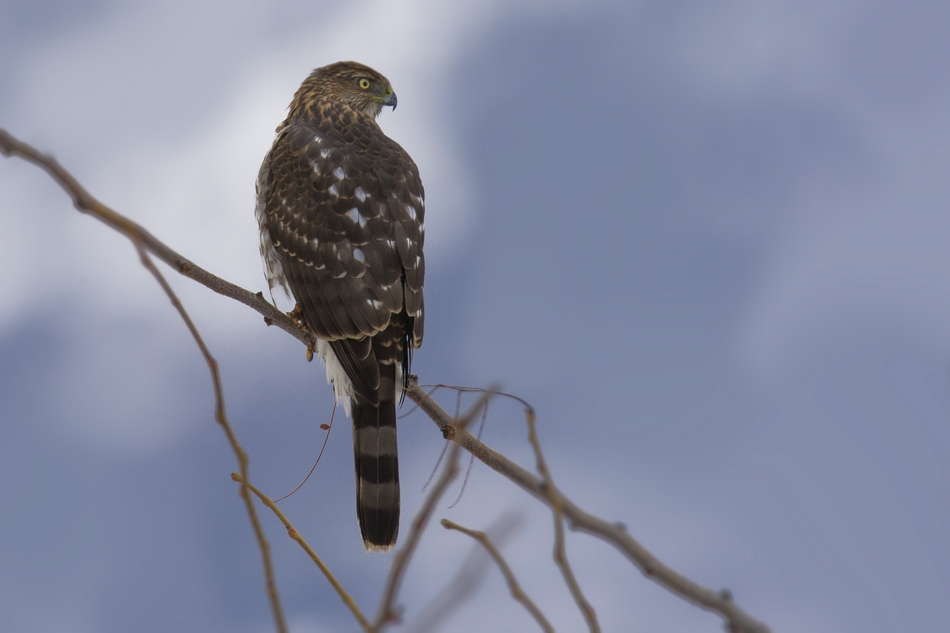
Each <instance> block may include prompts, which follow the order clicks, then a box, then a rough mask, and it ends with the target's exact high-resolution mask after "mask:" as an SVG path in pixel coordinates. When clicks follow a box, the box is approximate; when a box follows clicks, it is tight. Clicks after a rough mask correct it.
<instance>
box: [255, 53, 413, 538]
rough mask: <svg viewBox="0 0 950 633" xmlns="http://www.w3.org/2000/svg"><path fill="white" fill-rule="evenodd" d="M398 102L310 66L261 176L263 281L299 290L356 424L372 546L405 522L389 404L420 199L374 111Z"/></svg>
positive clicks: (359, 507) (364, 518) (380, 90)
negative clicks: (400, 505) (310, 71)
mask: <svg viewBox="0 0 950 633" xmlns="http://www.w3.org/2000/svg"><path fill="white" fill-rule="evenodd" d="M383 106H392V108H393V109H394V110H395V108H396V94H395V93H394V92H393V89H392V86H391V85H390V83H389V81H388V80H387V79H386V78H385V77H383V76H382V75H381V74H379V73H378V72H376V71H375V70H373V69H372V68H369V67H367V66H364V65H362V64H357V63H355V62H339V63H336V64H331V65H329V66H324V67H323V68H318V69H316V70H314V71H313V72H312V73H311V74H310V76H309V77H307V79H306V80H304V82H303V84H301V86H300V88H299V89H298V90H297V93H296V94H295V95H294V98H293V101H291V103H290V113H289V114H288V115H287V118H286V119H285V120H284V122H283V123H281V124H280V126H279V127H278V128H277V138H276V140H274V144H273V146H272V147H271V149H270V151H269V152H268V153H267V156H265V157H264V163H263V164H262V165H261V170H260V174H259V175H258V179H257V209H256V215H257V221H258V224H259V225H260V232H261V256H262V258H263V260H264V271H265V274H266V276H267V281H268V285H269V286H270V288H271V292H273V289H274V288H275V287H276V288H281V289H283V290H284V291H285V292H287V293H288V294H290V295H293V297H294V299H296V301H297V305H298V307H299V309H300V311H301V315H302V318H303V321H304V323H306V325H307V327H309V328H310V330H311V331H312V332H313V333H314V334H315V335H316V337H317V339H318V341H317V346H316V352H317V353H318V354H319V355H320V356H321V357H322V358H323V360H324V362H325V363H326V371H327V382H330V383H332V384H333V391H334V394H335V396H336V398H337V400H338V401H340V402H341V403H342V404H343V407H344V410H345V411H346V413H347V415H349V416H351V417H352V419H353V452H354V454H355V458H356V514H357V518H358V520H359V524H360V531H361V533H362V536H363V545H364V547H365V548H366V550H367V551H388V550H389V549H391V548H392V546H393V545H394V544H395V542H396V535H397V533H398V531H399V469H398V463H397V457H396V403H397V402H400V401H401V400H402V397H403V393H404V389H405V386H406V384H407V382H408V379H409V363H410V361H411V358H412V350H413V349H415V348H418V347H419V346H420V345H421V344H422V328H423V301H422V282H423V278H424V276H425V260H424V259H423V255H422V244H423V239H424V232H423V212H424V196H425V193H424V191H423V188H422V181H421V180H420V179H419V170H418V168H417V167H416V164H415V163H414V162H413V161H412V159H411V158H410V157H409V154H407V153H406V151H405V150H404V149H403V148H402V147H400V146H399V144H398V143H396V142H395V141H393V140H392V139H390V138H389V137H387V136H386V135H385V134H383V131H382V130H381V129H380V127H379V125H378V124H377V123H376V117H377V116H378V115H379V112H380V110H382V107H383Z"/></svg>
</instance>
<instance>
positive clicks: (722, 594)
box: [719, 589, 732, 602]
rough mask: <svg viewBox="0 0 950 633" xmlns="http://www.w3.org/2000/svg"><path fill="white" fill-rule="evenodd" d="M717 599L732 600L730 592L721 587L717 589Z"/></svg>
mask: <svg viewBox="0 0 950 633" xmlns="http://www.w3.org/2000/svg"><path fill="white" fill-rule="evenodd" d="M719 599H720V600H722V601H723V602H732V592H731V591H729V590H728V589H721V590H720V591H719Z"/></svg>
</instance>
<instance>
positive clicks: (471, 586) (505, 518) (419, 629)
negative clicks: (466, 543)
mask: <svg viewBox="0 0 950 633" xmlns="http://www.w3.org/2000/svg"><path fill="white" fill-rule="evenodd" d="M449 446H454V444H451V443H449V442H446V447H449ZM521 520H522V519H521V515H515V514H511V513H506V514H503V515H502V516H501V517H500V518H498V519H497V520H496V521H495V522H494V523H492V524H491V525H490V526H488V529H487V530H485V535H486V536H487V537H488V538H490V539H491V540H492V542H493V543H495V544H496V547H501V546H502V545H503V544H504V543H505V542H506V541H508V540H509V539H510V538H511V536H512V535H513V533H514V531H515V530H516V529H517V528H518V527H519V526H520V524H521ZM491 565H492V559H491V556H489V554H488V552H487V551H485V548H484V547H482V546H481V545H479V544H478V543H473V544H472V547H471V549H470V550H469V553H468V556H466V557H465V560H464V561H463V562H462V564H461V565H460V566H459V569H458V571H457V572H456V573H455V576H453V577H452V579H451V580H450V581H448V582H446V583H442V585H441V587H442V588H441V589H440V591H439V593H438V594H436V595H435V596H433V597H432V599H431V600H429V603H428V604H427V605H426V606H425V607H423V608H422V609H421V610H420V611H419V613H418V614H417V615H416V617H415V618H414V619H413V620H412V621H410V622H409V623H408V624H407V625H406V626H405V628H404V633H424V632H429V631H442V630H444V628H445V627H443V626H441V625H442V624H443V623H444V622H445V621H446V620H447V619H448V618H449V617H450V616H451V614H452V613H453V612H454V611H458V610H459V608H460V607H461V606H462V604H464V603H465V602H466V601H468V600H470V599H471V598H473V597H474V596H475V592H476V590H477V588H478V586H479V585H480V584H481V583H482V581H483V580H484V579H485V576H486V575H487V573H488V570H489V569H491Z"/></svg>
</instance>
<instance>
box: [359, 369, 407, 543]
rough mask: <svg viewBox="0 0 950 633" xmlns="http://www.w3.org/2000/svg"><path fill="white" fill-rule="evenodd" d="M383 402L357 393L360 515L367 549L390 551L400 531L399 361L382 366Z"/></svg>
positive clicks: (380, 396)
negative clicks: (396, 375) (397, 444)
mask: <svg viewBox="0 0 950 633" xmlns="http://www.w3.org/2000/svg"><path fill="white" fill-rule="evenodd" d="M380 374H381V375H380V388H379V406H374V405H372V404H370V403H368V402H366V401H365V400H363V399H362V398H360V396H358V395H355V394H354V396H353V451H354V453H355V457H356V516H357V518H358V519H359V522H360V532H362V534H363V546H364V547H365V548H366V551H367V552H386V551H389V550H390V549H392V547H393V545H395V544H396V535H397V533H398V532H399V465H398V461H397V457H396V389H395V365H392V364H390V365H381V366H380Z"/></svg>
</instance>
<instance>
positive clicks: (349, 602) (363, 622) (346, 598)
mask: <svg viewBox="0 0 950 633" xmlns="http://www.w3.org/2000/svg"><path fill="white" fill-rule="evenodd" d="M231 479H233V480H234V481H236V482H238V483H239V484H243V485H244V486H246V487H247V489H248V490H250V491H251V492H253V493H254V494H255V495H257V498H258V499H260V500H261V503H263V504H264V505H265V506H267V507H268V508H270V509H271V511H272V512H273V513H274V514H276V515H277V518H278V519H280V522H281V523H283V524H284V527H285V528H287V535H288V536H290V538H292V539H294V540H295V541H297V544H298V545H300V547H302V548H303V550H304V551H305V552H307V556H309V557H310V559H311V560H312V561H313V562H314V563H316V565H317V567H319V568H320V571H322V572H323V575H324V576H326V578H327V580H329V581H330V584H331V585H333V588H334V589H335V590H336V592H337V594H339V596H340V598H342V599H343V602H344V603H345V604H346V606H347V607H348V608H349V609H350V612H352V613H353V617H355V618H356V619H357V621H359V623H360V626H362V627H363V630H364V631H369V630H370V623H369V620H367V619H366V616H365V615H363V612H362V611H360V608H359V606H357V604H356V601H355V600H354V599H353V596H351V595H350V594H349V593H347V591H346V589H344V588H343V585H341V584H340V582H339V581H338V580H337V579H336V576H334V575H333V572H331V571H330V568H329V567H327V566H326V564H325V563H324V562H323V560H322V559H321V558H320V557H319V556H318V555H317V553H316V552H315V551H313V548H312V547H310V544H309V543H307V541H306V540H305V539H304V537H302V536H301V535H300V532H298V531H297V528H295V527H294V526H293V525H292V524H291V523H290V520H289V519H288V518H287V517H286V516H285V515H284V513H283V512H281V511H280V508H278V507H277V504H276V503H274V501H272V500H271V498H270V497H268V496H267V495H265V494H264V493H263V492H261V491H260V490H258V489H257V488H255V487H254V486H252V485H251V484H249V483H247V482H246V481H245V480H244V479H243V478H242V477H241V476H240V475H239V474H237V473H231Z"/></svg>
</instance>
